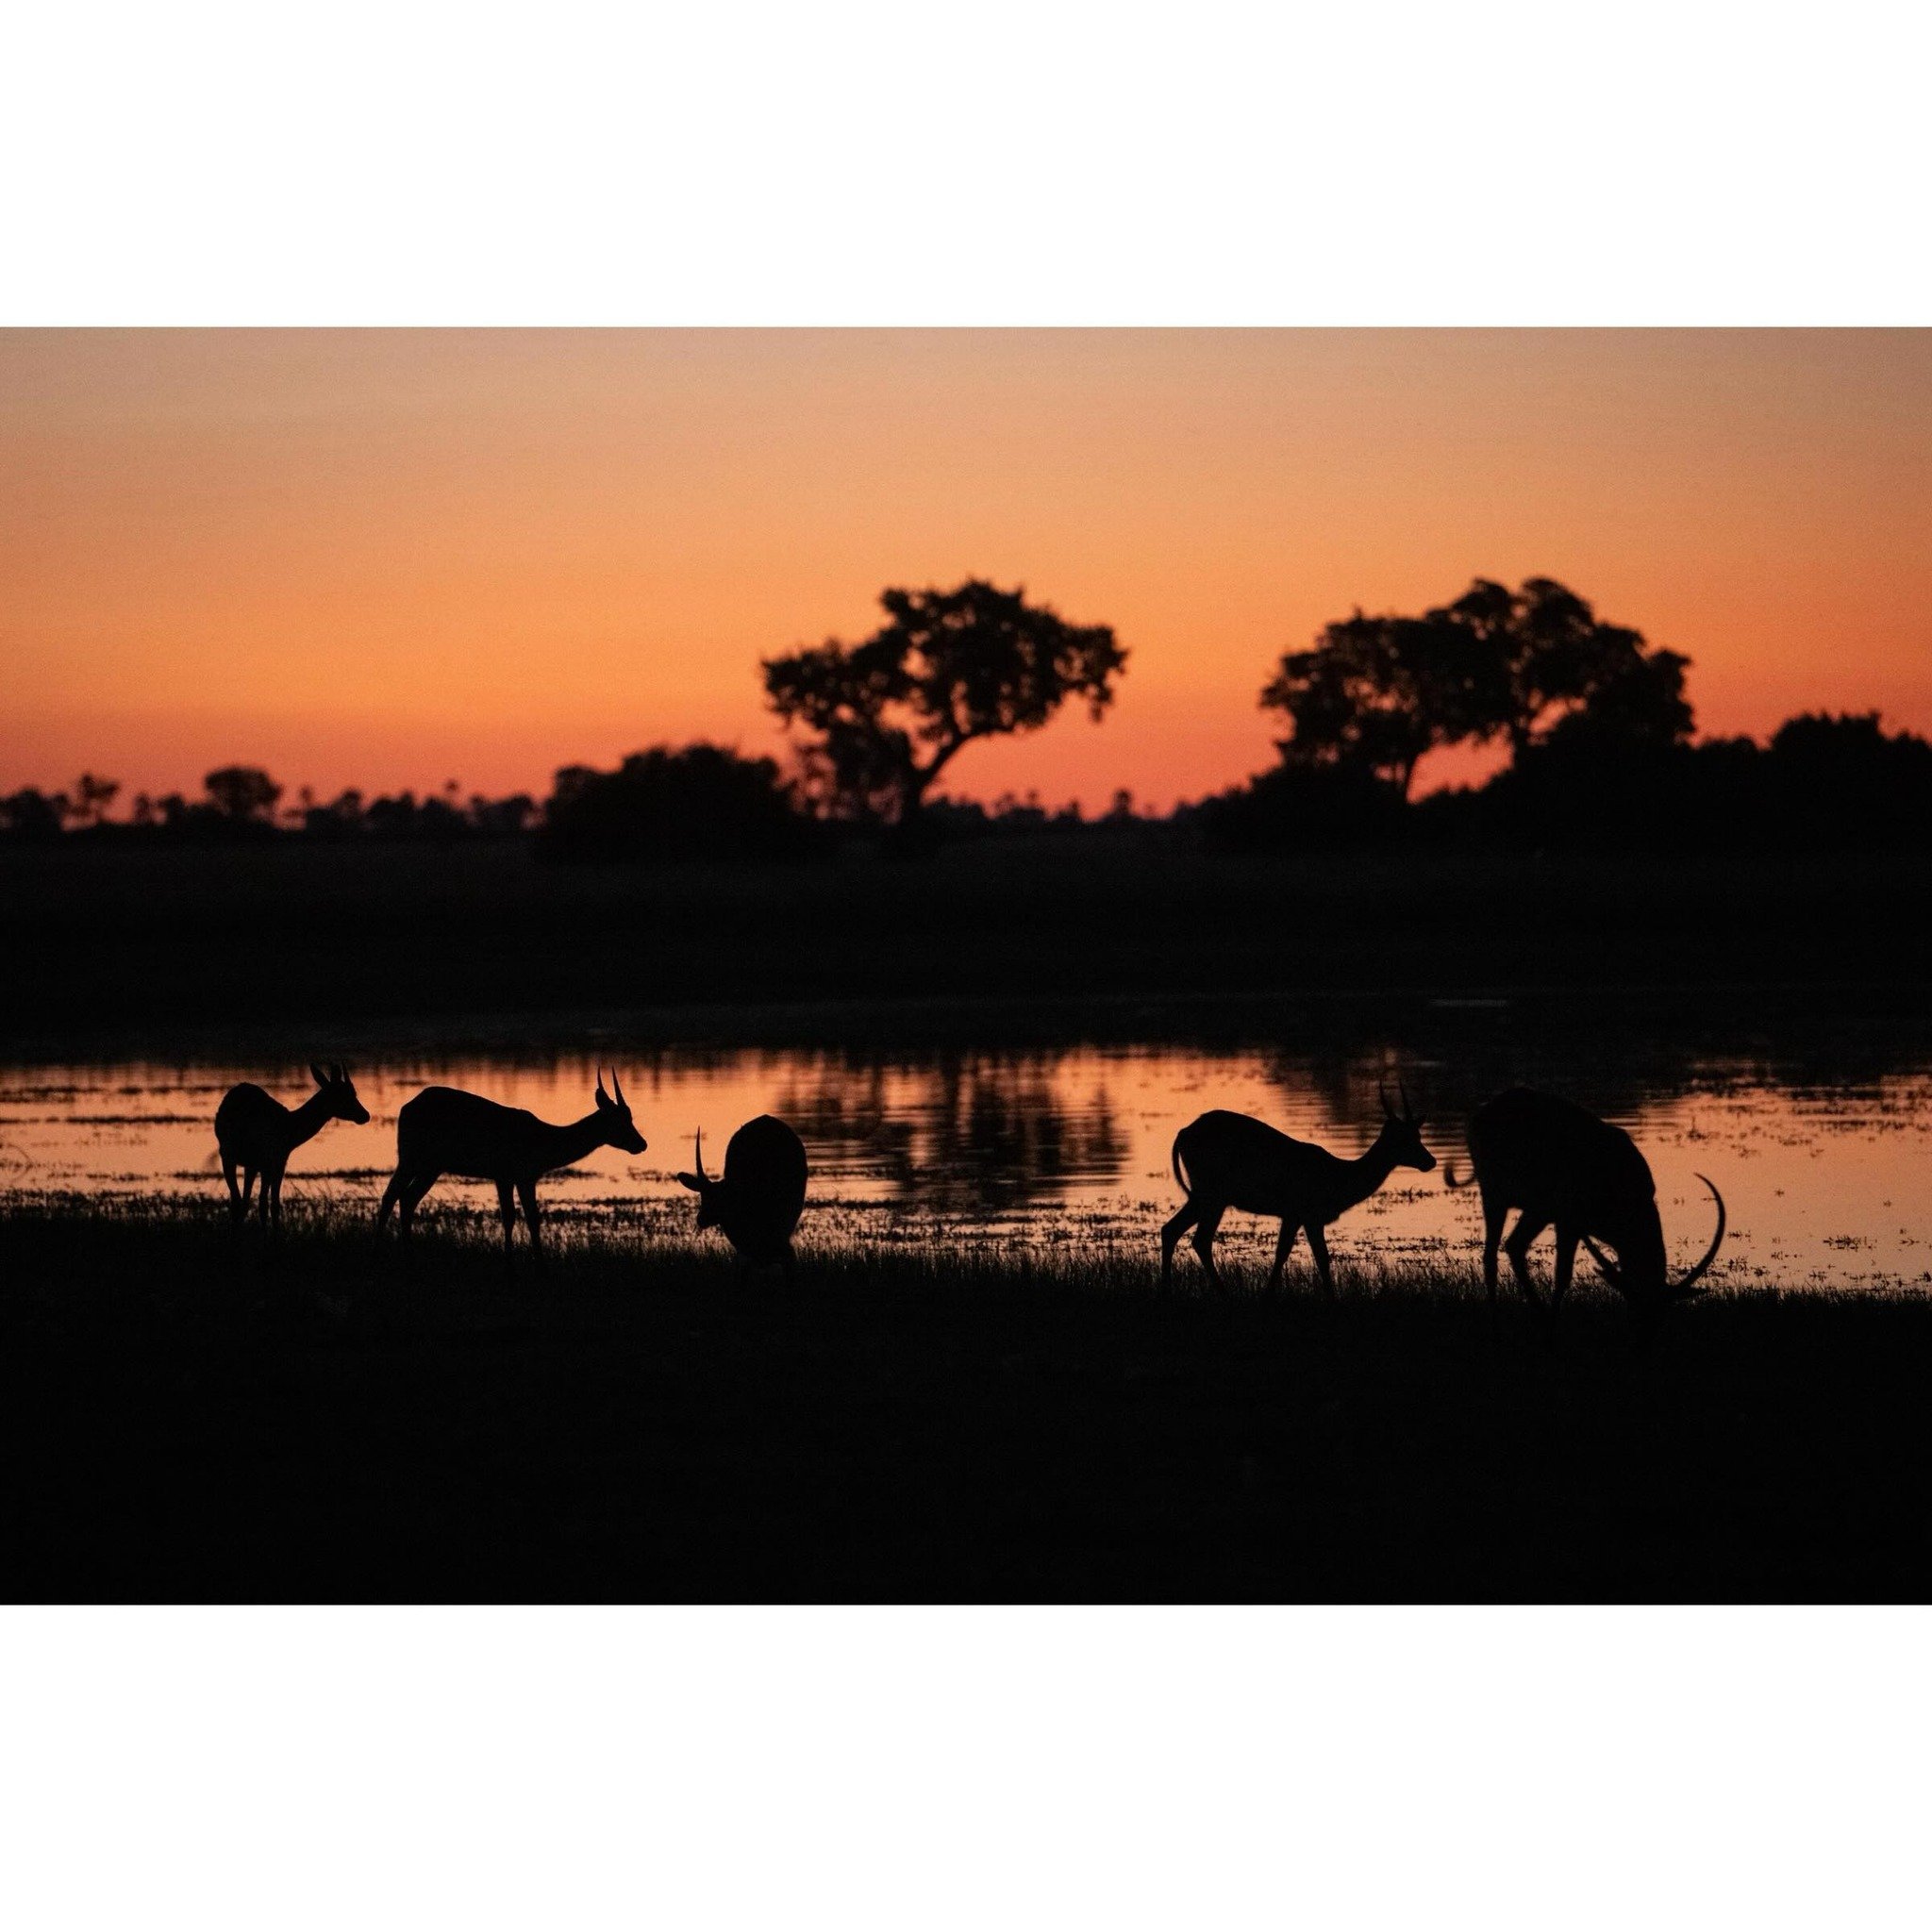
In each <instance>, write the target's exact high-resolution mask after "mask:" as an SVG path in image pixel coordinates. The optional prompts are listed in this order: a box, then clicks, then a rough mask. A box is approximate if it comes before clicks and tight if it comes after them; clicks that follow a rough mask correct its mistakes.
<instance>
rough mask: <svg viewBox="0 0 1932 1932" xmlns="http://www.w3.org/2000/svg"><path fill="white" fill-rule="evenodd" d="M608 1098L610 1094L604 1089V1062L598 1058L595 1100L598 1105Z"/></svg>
mask: <svg viewBox="0 0 1932 1932" xmlns="http://www.w3.org/2000/svg"><path fill="white" fill-rule="evenodd" d="M609 1098H610V1096H609V1095H608V1093H606V1092H605V1091H604V1062H603V1061H602V1060H599V1061H598V1062H597V1100H598V1103H599V1105H602V1103H603V1102H605V1101H607V1100H608V1099H609Z"/></svg>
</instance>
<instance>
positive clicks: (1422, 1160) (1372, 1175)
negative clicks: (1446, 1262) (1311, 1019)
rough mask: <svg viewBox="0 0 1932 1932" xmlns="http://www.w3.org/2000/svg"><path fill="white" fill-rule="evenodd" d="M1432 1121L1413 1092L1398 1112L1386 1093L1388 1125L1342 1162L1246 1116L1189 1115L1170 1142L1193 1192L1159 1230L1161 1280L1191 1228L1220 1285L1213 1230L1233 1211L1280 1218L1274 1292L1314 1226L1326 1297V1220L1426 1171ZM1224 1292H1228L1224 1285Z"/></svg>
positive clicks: (1168, 1275)
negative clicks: (1399, 1171) (1407, 1174)
mask: <svg viewBox="0 0 1932 1932" xmlns="http://www.w3.org/2000/svg"><path fill="white" fill-rule="evenodd" d="M1424 1124H1425V1123H1424V1121H1422V1120H1420V1119H1418V1118H1417V1117H1416V1115H1415V1114H1414V1113H1413V1112H1412V1111H1411V1110H1410V1108H1409V1105H1408V1094H1407V1091H1404V1092H1403V1095H1402V1111H1401V1112H1400V1113H1397V1112H1396V1110H1395V1109H1394V1108H1392V1107H1391V1105H1390V1104H1389V1095H1388V1094H1387V1093H1386V1092H1384V1093H1383V1095H1382V1127H1381V1131H1380V1132H1379V1133H1378V1134H1377V1135H1376V1136H1375V1139H1374V1145H1373V1146H1371V1147H1370V1149H1369V1151H1368V1152H1367V1153H1366V1154H1362V1155H1359V1156H1357V1158H1355V1159H1354V1160H1343V1159H1341V1158H1340V1157H1339V1156H1337V1155H1334V1154H1330V1153H1329V1152H1328V1151H1327V1149H1326V1148H1324V1147H1316V1146H1313V1145H1311V1144H1310V1143H1309V1142H1308V1141H1297V1140H1294V1139H1292V1138H1291V1136H1289V1135H1287V1134H1284V1133H1282V1132H1281V1131H1280V1130H1279V1129H1278V1128H1275V1127H1271V1126H1269V1125H1268V1124H1267V1123H1266V1122H1265V1121H1257V1120H1256V1119H1255V1118H1254V1117H1253V1116H1252V1115H1250V1114H1244V1113H1226V1112H1224V1111H1221V1110H1220V1109H1218V1108H1217V1109H1216V1110H1215V1111H1214V1112H1212V1113H1204V1114H1203V1115H1202V1116H1201V1117H1200V1119H1199V1120H1195V1121H1191V1122H1189V1124H1187V1125H1186V1126H1184V1127H1183V1128H1182V1129H1181V1130H1180V1132H1179V1133H1178V1134H1176V1135H1175V1136H1174V1179H1175V1180H1177V1181H1178V1182H1179V1183H1180V1184H1181V1186H1182V1187H1184V1188H1185V1189H1186V1190H1187V1191H1188V1199H1187V1204H1186V1205H1185V1206H1184V1207H1183V1208H1181V1210H1180V1212H1179V1213H1178V1214H1176V1215H1175V1216H1174V1219H1173V1220H1172V1221H1170V1222H1169V1223H1168V1224H1167V1225H1166V1226H1165V1227H1163V1228H1162V1229H1161V1230H1160V1285H1161V1286H1162V1287H1163V1288H1165V1287H1167V1285H1168V1284H1169V1283H1170V1282H1171V1281H1172V1280H1173V1279H1174V1248H1175V1247H1176V1246H1177V1245H1178V1243H1179V1241H1180V1238H1181V1236H1182V1235H1184V1234H1185V1233H1186V1232H1187V1231H1188V1229H1189V1228H1192V1229H1193V1230H1194V1252H1195V1254H1197V1255H1198V1256H1200V1257H1201V1265H1202V1267H1203V1268H1205V1269H1206V1270H1207V1271H1208V1280H1209V1281H1211V1282H1212V1283H1213V1284H1214V1286H1215V1287H1216V1288H1217V1289H1220V1288H1222V1280H1221V1276H1220V1274H1218V1273H1217V1272H1216V1270H1215V1267H1214V1236H1215V1233H1216V1231H1217V1230H1218V1229H1219V1227H1220V1226H1221V1217H1222V1216H1223V1215H1224V1214H1225V1213H1226V1212H1227V1210H1228V1209H1229V1208H1241V1209H1242V1211H1243V1212H1245V1213H1249V1214H1278V1215H1279V1216H1280V1217H1281V1237H1280V1239H1279V1240H1278V1241H1276V1242H1275V1244H1274V1267H1272V1268H1271V1269H1270V1270H1269V1271H1268V1286H1269V1288H1270V1289H1271V1290H1274V1289H1277V1288H1279V1287H1280V1286H1281V1273H1282V1270H1283V1269H1284V1268H1286V1267H1287V1265H1288V1257H1289V1254H1290V1251H1291V1249H1292V1248H1293V1246H1294V1238H1295V1236H1296V1234H1297V1233H1298V1232H1299V1231H1300V1230H1301V1229H1303V1228H1307V1232H1308V1248H1309V1252H1310V1253H1312V1254H1313V1256H1314V1257H1315V1272H1316V1273H1317V1274H1319V1275H1320V1276H1321V1277H1322V1286H1323V1287H1324V1289H1325V1290H1326V1291H1328V1293H1329V1294H1331V1295H1332V1294H1333V1293H1334V1292H1335V1283H1334V1279H1333V1277H1332V1276H1331V1274H1330V1273H1329V1267H1328V1240H1327V1227H1328V1224H1329V1223H1330V1222H1331V1221H1333V1220H1335V1219H1336V1218H1337V1217H1338V1216H1339V1215H1341V1214H1345V1213H1346V1212H1347V1211H1348V1209H1349V1208H1353V1207H1355V1206H1357V1204H1358V1203H1360V1202H1362V1201H1366V1200H1367V1199H1368V1198H1369V1196H1370V1195H1371V1194H1373V1193H1374V1191H1375V1190H1376V1189H1377V1188H1379V1187H1380V1186H1381V1185H1382V1183H1383V1182H1384V1181H1386V1180H1387V1179H1388V1178H1389V1176H1390V1174H1392V1173H1393V1172H1394V1171H1395V1169H1396V1168H1398V1167H1413V1168H1417V1169H1419V1170H1420V1171H1421V1172H1422V1173H1424V1174H1427V1173H1428V1171H1429V1170H1430V1169H1431V1168H1432V1167H1434V1166H1435V1164H1436V1157H1435V1156H1434V1155H1433V1154H1431V1153H1430V1152H1429V1150H1428V1149H1427V1148H1426V1147H1424V1145H1423V1131H1422V1130H1423V1127H1424Z"/></svg>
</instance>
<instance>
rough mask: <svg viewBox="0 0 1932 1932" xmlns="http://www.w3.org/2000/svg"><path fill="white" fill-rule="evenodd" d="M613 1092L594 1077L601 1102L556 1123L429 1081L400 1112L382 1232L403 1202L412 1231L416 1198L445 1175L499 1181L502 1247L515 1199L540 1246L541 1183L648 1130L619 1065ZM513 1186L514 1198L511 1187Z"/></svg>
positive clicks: (379, 1219) (512, 1226)
mask: <svg viewBox="0 0 1932 1932" xmlns="http://www.w3.org/2000/svg"><path fill="white" fill-rule="evenodd" d="M610 1085H611V1088H612V1089H613V1093H607V1092H605V1091H604V1076H603V1075H602V1074H598V1076H597V1095H596V1103H597V1104H596V1105H595V1107H593V1108H591V1111H590V1112H589V1113H587V1114H586V1115H585V1116H584V1117H583V1119H582V1120H580V1121H572V1122H571V1123H570V1124H568V1125H567V1126H554V1125H552V1124H551V1123H550V1122H548V1121H540V1120H539V1119H538V1118H537V1116H536V1115H535V1114H533V1113H529V1112H526V1111H525V1109H524V1108H520V1107H502V1106H499V1105H498V1103H497V1102H495V1101H493V1100H485V1099H484V1098H483V1097H482V1096H481V1095H480V1094H476V1093H464V1092H462V1091H460V1090H459V1089H458V1088H455V1087H425V1088H424V1090H423V1091H422V1092H420V1093H419V1094H417V1096H416V1097H415V1099H413V1100H410V1101H406V1102H405V1103H404V1105H403V1109H402V1111H401V1112H400V1113H399V1114H397V1115H396V1171H395V1174H393V1175H392V1176H391V1180H390V1184H389V1186H388V1188H387V1189H386V1190H385V1191H384V1192H383V1196H382V1206H381V1207H380V1208H378V1209H377V1210H376V1215H375V1232H376V1234H377V1236H378V1237H380V1235H381V1233H382V1230H383V1227H384V1225H385V1224H387V1223H388V1221H389V1211H390V1209H391V1208H395V1207H398V1206H400V1208H401V1209H402V1214H401V1223H400V1225H401V1230H402V1233H403V1234H404V1235H406V1236H407V1235H408V1232H409V1228H410V1224H412V1223H413V1222H414V1220H415V1218H416V1204H417V1203H418V1202H419V1201H421V1200H422V1198H423V1196H424V1195H425V1194H426V1193H427V1192H428V1191H429V1190H430V1189H431V1188H433V1187H434V1186H435V1185H436V1183H437V1182H438V1181H439V1180H440V1179H441V1177H442V1176H443V1175H444V1174H458V1175H459V1176H461V1177H462V1178H463V1179H465V1180H476V1181H494V1182H495V1183H496V1205H497V1211H498V1212H499V1213H500V1214H501V1215H502V1217H503V1251H504V1254H505V1255H506V1256H508V1253H509V1252H510V1246H511V1238H512V1236H513V1235H514V1234H515V1232H516V1224H517V1206H518V1204H519V1203H521V1204H522V1207H523V1210H524V1219H525V1222H526V1223H527V1224H529V1229H530V1246H531V1247H532V1248H533V1249H534V1250H536V1252H537V1253H538V1254H540V1255H541V1253H542V1243H541V1238H540V1237H539V1235H538V1232H537V1226H538V1220H539V1216H538V1213H537V1182H538V1180H539V1179H540V1178H541V1176H542V1175H544V1174H553V1173H555V1172H556V1170H557V1169H558V1168H559V1167H569V1166H570V1165H571V1164H572V1163H573V1162H574V1161H578V1160H581V1159H582V1158H584V1156H585V1155H587V1154H589V1153H591V1151H592V1150H593V1149H595V1148H598V1147H621V1148H622V1149H623V1150H624V1151H625V1153H626V1154H641V1153H642V1152H643V1151H644V1137H643V1136H642V1135H641V1133H639V1132H638V1130H637V1128H636V1126H635V1125H634V1124H632V1122H631V1117H630V1108H629V1107H628V1106H627V1105H626V1104H625V1098H624V1087H623V1084H622V1083H621V1082H620V1081H619V1079H618V1077H617V1074H616V1072H615V1070H613V1071H612V1073H611V1075H610ZM513 1193H514V1197H515V1198H514V1199H512V1194H513Z"/></svg>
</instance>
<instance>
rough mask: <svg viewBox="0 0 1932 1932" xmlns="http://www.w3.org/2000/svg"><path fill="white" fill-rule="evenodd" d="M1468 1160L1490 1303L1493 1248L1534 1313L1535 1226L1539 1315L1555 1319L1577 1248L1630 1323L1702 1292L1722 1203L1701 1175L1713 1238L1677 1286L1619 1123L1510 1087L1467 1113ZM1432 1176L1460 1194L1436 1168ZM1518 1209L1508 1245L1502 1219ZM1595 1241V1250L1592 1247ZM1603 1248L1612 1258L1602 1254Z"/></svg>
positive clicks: (1638, 1163) (1646, 1167) (1643, 1175)
mask: <svg viewBox="0 0 1932 1932" xmlns="http://www.w3.org/2000/svg"><path fill="white" fill-rule="evenodd" d="M1469 1158H1470V1159H1471V1161H1472V1162H1474V1168H1475V1173H1474V1180H1475V1184H1476V1186H1477V1187H1478V1188H1480V1189H1481V1190H1482V1201H1483V1286H1484V1287H1485V1288H1486V1289H1488V1291H1489V1295H1490V1307H1491V1309H1492V1310H1493V1308H1494V1307H1495V1306H1496V1252H1497V1249H1498V1248H1499V1247H1500V1248H1501V1249H1502V1251H1503V1252H1504V1253H1505V1254H1507V1256H1508V1257H1509V1266H1510V1268H1511V1270H1512V1271H1513V1272H1514V1274H1515V1276H1516V1280H1517V1283H1518V1285H1519V1286H1520V1287H1521V1288H1522V1290H1523V1291H1524V1294H1525V1295H1527V1296H1528V1298H1529V1300H1530V1301H1531V1302H1532V1303H1533V1304H1534V1305H1535V1306H1536V1307H1542V1306H1543V1302H1542V1297H1541V1295H1540V1294H1538V1293H1537V1291H1536V1283H1535V1282H1534V1281H1533V1280H1532V1279H1531V1278H1530V1273H1529V1248H1530V1243H1531V1242H1532V1241H1536V1240H1537V1239H1538V1237H1539V1236H1541V1234H1542V1232H1543V1230H1544V1229H1545V1228H1551V1227H1554V1228H1555V1229H1556V1232H1557V1263H1556V1270H1555V1272H1554V1274H1552V1275H1551V1277H1550V1300H1549V1312H1550V1314H1551V1316H1552V1318H1554V1317H1555V1314H1556V1311H1557V1308H1558V1307H1560V1306H1561V1305H1562V1300H1563V1296H1564V1294H1565V1292H1566V1291H1568V1289H1569V1287H1570V1277H1571V1274H1572V1272H1573V1271H1574V1268H1575V1265H1576V1249H1577V1245H1578V1243H1579V1242H1580V1243H1581V1244H1582V1245H1583V1246H1584V1247H1587V1248H1588V1249H1589V1250H1590V1253H1591V1259H1592V1260H1594V1261H1595V1263H1596V1265H1597V1266H1598V1268H1599V1269H1601V1270H1602V1271H1603V1275H1604V1279H1605V1280H1607V1282H1608V1283H1609V1284H1610V1286H1611V1287H1612V1288H1614V1289H1615V1290H1616V1291H1618V1292H1619V1293H1620V1294H1621V1295H1623V1297H1624V1300H1625V1301H1626V1302H1628V1303H1629V1305H1630V1312H1631V1314H1632V1317H1633V1318H1635V1319H1637V1320H1638V1321H1639V1322H1640V1323H1641V1324H1642V1325H1643V1326H1644V1327H1646V1328H1648V1327H1649V1326H1651V1325H1653V1324H1655V1322H1656V1321H1657V1317H1658V1316H1659V1315H1660V1314H1661V1313H1662V1311H1663V1309H1664V1307H1666V1306H1667V1305H1668V1304H1670V1303H1671V1302H1676V1301H1685V1300H1688V1299H1689V1298H1690V1297H1691V1296H1692V1295H1696V1294H1702V1293H1703V1292H1704V1291H1703V1290H1702V1289H1700V1288H1699V1287H1698V1286H1697V1283H1698V1282H1699V1281H1700V1280H1701V1279H1702V1278H1703V1276H1704V1274H1705V1273H1706V1272H1707V1270H1708V1268H1709V1267H1710V1264H1711V1263H1712V1262H1713V1261H1715V1260H1716V1259H1717V1251H1718V1249H1719V1248H1720V1247H1721V1246H1722V1245H1723V1244H1724V1196H1723V1195H1722V1194H1720V1193H1719V1192H1718V1191H1717V1187H1716V1185H1715V1183H1713V1182H1712V1181H1711V1180H1709V1179H1708V1178H1707V1176H1706V1175H1704V1174H1699V1175H1698V1176H1697V1178H1698V1179H1699V1180H1701V1181H1703V1182H1704V1185H1705V1186H1706V1187H1707V1188H1709V1189H1710V1193H1711V1198H1712V1200H1714V1201H1715V1202H1716V1203H1717V1232H1716V1234H1714V1235H1713V1236H1712V1237H1711V1241H1710V1246H1709V1247H1708V1248H1707V1249H1706V1250H1705V1253H1704V1258H1703V1259H1702V1260H1701V1261H1699V1262H1698V1263H1697V1265H1696V1266H1695V1267H1694V1268H1692V1269H1691V1271H1690V1272H1689V1273H1688V1274H1684V1275H1682V1276H1681V1277H1679V1278H1678V1279H1677V1280H1675V1281H1673V1280H1672V1279H1671V1278H1670V1267H1669V1264H1668V1262H1667V1260H1666V1258H1665V1256H1664V1230H1663V1223H1662V1222H1661V1221H1660V1220H1659V1219H1658V1217H1657V1182H1656V1181H1655V1180H1654V1179H1653V1178H1652V1177H1651V1172H1650V1163H1649V1162H1648V1161H1646V1160H1645V1159H1644V1158H1643V1156H1642V1155H1641V1154H1640V1153H1639V1152H1638V1151H1637V1143H1636V1142H1635V1141H1632V1140H1631V1138H1630V1136H1629V1135H1628V1134H1626V1133H1625V1132H1624V1130H1623V1128H1622V1127H1613V1126H1611V1125H1610V1124H1609V1123H1608V1122H1607V1121H1603V1120H1599V1119H1598V1118H1597V1117H1596V1115H1595V1114H1593V1113H1591V1112H1590V1111H1589V1110H1588V1108H1581V1107H1578V1106H1577V1105H1576V1104H1575V1102H1574V1101H1570V1100H1560V1099H1558V1098H1557V1096H1556V1095H1555V1094H1554V1093H1538V1092H1536V1091H1533V1090H1532V1089H1530V1088H1527V1087H1512V1088H1510V1089H1509V1091H1507V1092H1506V1093H1499V1094H1497V1095H1496V1097H1495V1098H1494V1099H1493V1100H1487V1101H1485V1102H1484V1103H1483V1104H1482V1106H1481V1107H1479V1108H1476V1110H1475V1111H1474V1113H1473V1114H1472V1115H1470V1117H1469ZM1442 1178H1443V1180H1444V1181H1445V1182H1447V1183H1448V1185H1449V1186H1450V1187H1452V1188H1463V1187H1467V1186H1468V1185H1469V1182H1468V1180H1457V1178H1456V1176H1455V1174H1452V1173H1451V1172H1449V1170H1447V1169H1446V1168H1445V1169H1444V1170H1443V1173H1442ZM1511 1208H1517V1209H1518V1210H1520V1211H1519V1212H1518V1214H1517V1217H1516V1225H1515V1226H1514V1227H1513V1228H1512V1229H1511V1230H1510V1232H1509V1239H1508V1240H1507V1241H1504V1240H1503V1223H1504V1221H1505V1219H1506V1218H1507V1215H1508V1213H1509V1210H1510V1209H1511ZM1599 1243H1601V1245H1599ZM1605 1248H1609V1249H1610V1250H1612V1251H1613V1252H1614V1254H1615V1256H1616V1259H1615V1260H1612V1259H1611V1258H1610V1257H1609V1256H1608V1255H1607V1254H1605V1252H1604V1249H1605Z"/></svg>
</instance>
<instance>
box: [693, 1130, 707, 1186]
mask: <svg viewBox="0 0 1932 1932" xmlns="http://www.w3.org/2000/svg"><path fill="white" fill-rule="evenodd" d="M696 1158H697V1164H698V1178H699V1180H701V1181H708V1180H709V1179H710V1175H709V1174H707V1173H706V1172H705V1130H704V1128H702V1127H700V1128H699V1129H698V1131H697V1154H696Z"/></svg>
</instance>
